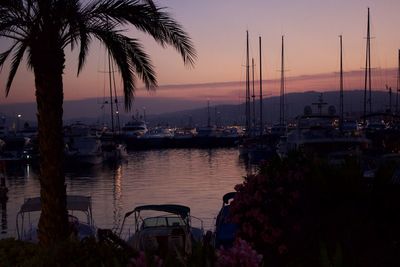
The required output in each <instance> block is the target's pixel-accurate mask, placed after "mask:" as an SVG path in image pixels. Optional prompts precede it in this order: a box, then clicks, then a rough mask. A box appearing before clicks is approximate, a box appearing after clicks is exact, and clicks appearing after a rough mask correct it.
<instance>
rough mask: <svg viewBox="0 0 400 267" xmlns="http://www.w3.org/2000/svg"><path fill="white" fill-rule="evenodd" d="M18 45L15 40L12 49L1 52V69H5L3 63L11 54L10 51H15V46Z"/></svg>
mask: <svg viewBox="0 0 400 267" xmlns="http://www.w3.org/2000/svg"><path fill="white" fill-rule="evenodd" d="M16 45H17V42H15V43H14V44H13V45H12V46H11V47H10V49H8V50H7V51H5V52H3V53H1V54H0V71H1V70H2V69H3V65H4V62H5V61H6V60H7V58H8V56H9V55H10V53H11V52H12V51H13V49H14V48H15V46H16Z"/></svg>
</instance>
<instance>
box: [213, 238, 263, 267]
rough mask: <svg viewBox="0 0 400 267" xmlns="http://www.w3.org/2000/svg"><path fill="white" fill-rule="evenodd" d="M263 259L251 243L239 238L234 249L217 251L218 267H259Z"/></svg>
mask: <svg viewBox="0 0 400 267" xmlns="http://www.w3.org/2000/svg"><path fill="white" fill-rule="evenodd" d="M262 258H263V257H262V255H260V254H258V253H257V251H255V250H254V249H253V248H252V247H251V246H250V245H249V243H247V242H246V241H245V240H243V239H240V238H239V239H236V241H235V243H234V245H233V247H231V248H229V249H224V248H221V249H220V250H218V251H217V267H236V266H237V267H258V266H260V264H261V262H262Z"/></svg>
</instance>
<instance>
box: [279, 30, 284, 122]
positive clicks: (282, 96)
mask: <svg viewBox="0 0 400 267" xmlns="http://www.w3.org/2000/svg"><path fill="white" fill-rule="evenodd" d="M283 38H284V36H283V35H282V54H281V92H280V93H281V95H280V106H279V123H280V124H281V125H283V124H284V122H285V98H284V96H285V74H284V72H285V64H284V39H283Z"/></svg>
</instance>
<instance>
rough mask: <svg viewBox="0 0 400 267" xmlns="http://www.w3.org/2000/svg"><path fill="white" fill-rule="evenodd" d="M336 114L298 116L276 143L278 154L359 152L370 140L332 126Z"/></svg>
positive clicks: (282, 155)
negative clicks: (293, 124)
mask: <svg viewBox="0 0 400 267" xmlns="http://www.w3.org/2000/svg"><path fill="white" fill-rule="evenodd" d="M335 120H337V117H336V116H329V115H305V116H301V117H299V118H298V121H297V127H296V129H294V130H292V131H291V132H289V133H288V134H287V136H286V138H282V139H281V140H280V143H279V144H278V151H277V152H278V154H279V155H280V156H281V157H285V156H287V154H288V153H289V152H291V151H300V152H304V153H316V154H320V155H328V154H329V153H336V152H348V153H359V152H361V150H362V149H364V148H366V147H367V146H368V144H369V143H370V141H369V140H368V139H367V138H365V137H363V136H352V135H345V134H343V133H341V132H340V130H339V129H337V128H336V127H334V121H335Z"/></svg>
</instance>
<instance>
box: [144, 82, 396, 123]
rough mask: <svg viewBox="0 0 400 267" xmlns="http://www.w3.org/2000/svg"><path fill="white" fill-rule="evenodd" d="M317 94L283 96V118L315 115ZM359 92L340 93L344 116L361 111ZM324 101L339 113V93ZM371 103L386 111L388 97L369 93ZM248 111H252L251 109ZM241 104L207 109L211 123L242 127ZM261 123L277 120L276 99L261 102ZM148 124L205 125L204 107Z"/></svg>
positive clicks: (326, 96) (326, 94) (361, 93)
mask: <svg viewBox="0 0 400 267" xmlns="http://www.w3.org/2000/svg"><path fill="white" fill-rule="evenodd" d="M319 96H320V93H319V92H316V91H310V92H304V93H303V92H302V93H290V94H287V95H286V96H285V102H286V104H285V113H286V118H288V119H289V120H290V119H293V118H295V117H296V116H298V115H301V114H303V112H304V107H305V106H307V105H309V106H312V108H313V111H314V112H317V110H316V106H315V105H312V103H316V102H318V98H319ZM363 97H364V91H363V90H354V91H350V92H345V94H344V111H345V113H346V114H347V116H354V117H358V116H360V115H361V114H362V111H363ZM323 100H324V102H326V103H328V105H326V107H325V109H326V108H327V107H328V106H329V105H333V106H335V108H336V110H337V112H338V111H339V92H338V91H331V92H324V93H323ZM372 103H373V110H374V111H378V110H380V111H382V110H385V109H386V108H387V105H388V103H389V96H388V93H386V92H381V91H374V92H372ZM395 103H396V99H395V95H393V97H392V105H393V109H394V108H395ZM251 112H252V110H251ZM244 114H245V104H240V105H217V106H211V107H210V117H211V121H212V123H213V124H215V123H216V124H217V125H218V124H222V125H224V124H235V123H239V124H244V122H245V116H244ZM256 117H257V118H259V101H258V100H257V101H256ZM263 120H264V121H265V122H267V123H274V122H277V121H278V120H279V97H269V98H264V99H263ZM148 121H149V122H150V123H151V124H153V125H154V124H170V125H180V126H182V125H189V124H191V125H205V124H206V123H207V107H202V108H198V109H188V110H183V111H178V112H172V113H165V114H162V115H156V116H149V117H148Z"/></svg>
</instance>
